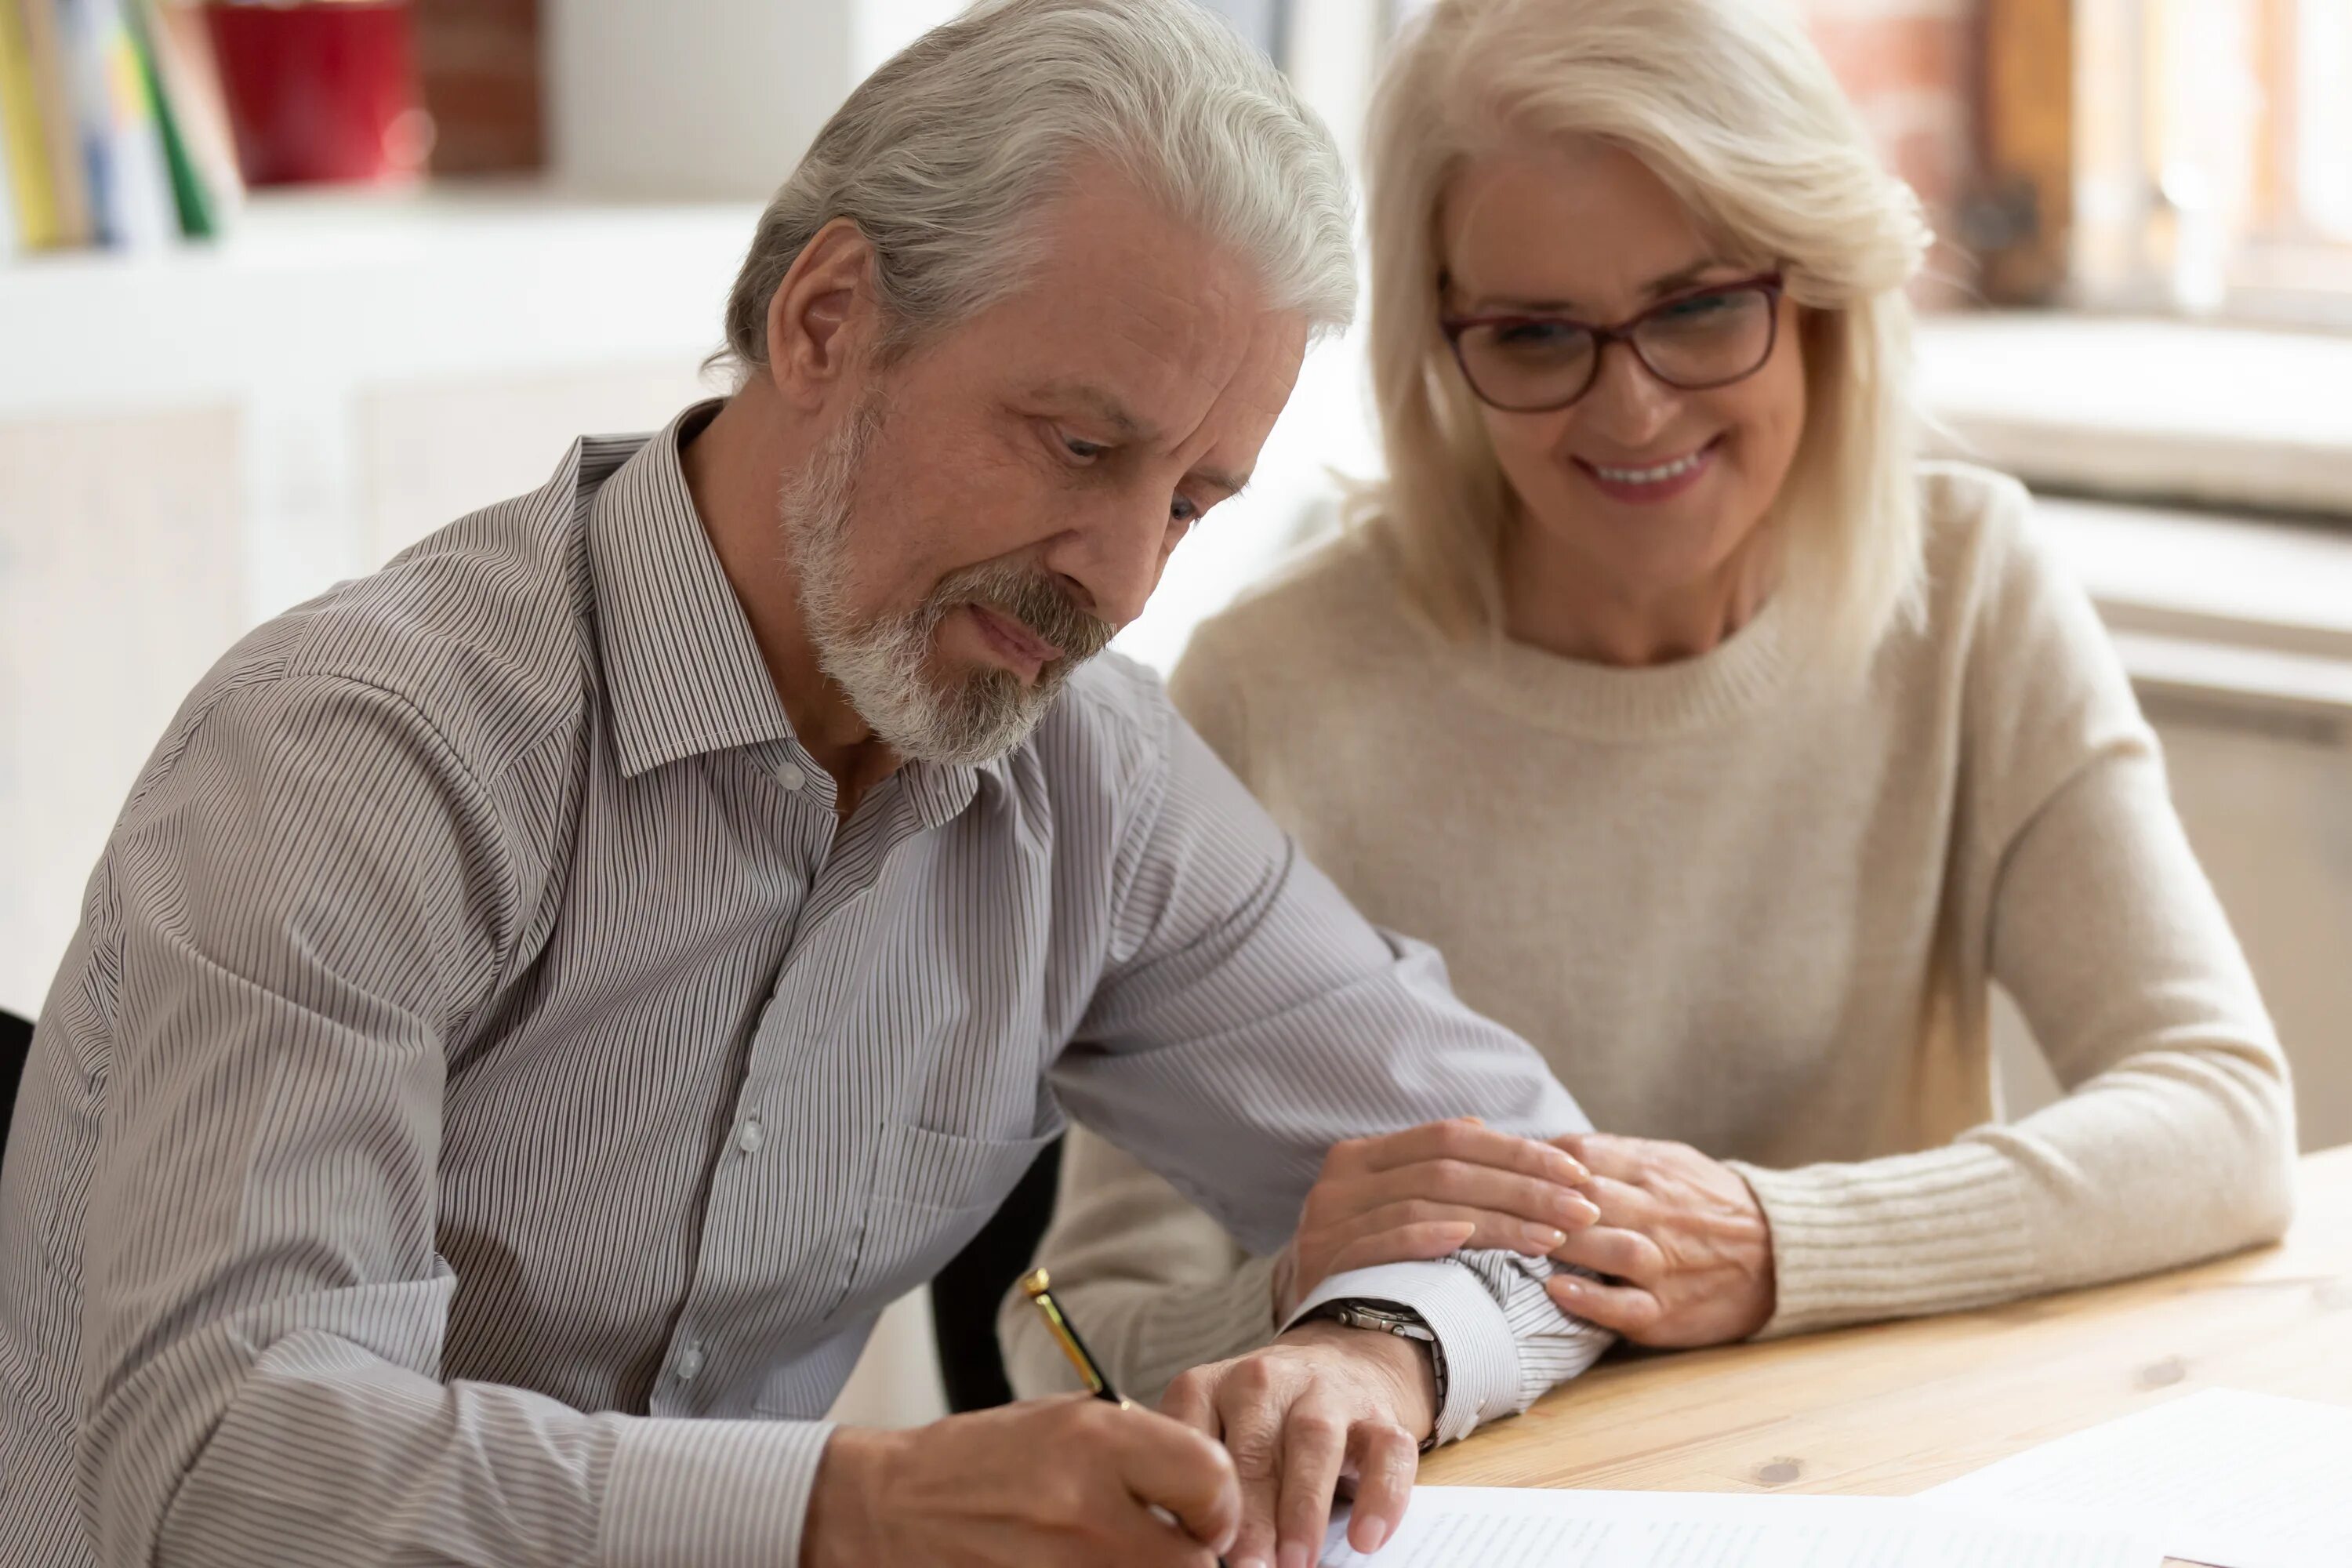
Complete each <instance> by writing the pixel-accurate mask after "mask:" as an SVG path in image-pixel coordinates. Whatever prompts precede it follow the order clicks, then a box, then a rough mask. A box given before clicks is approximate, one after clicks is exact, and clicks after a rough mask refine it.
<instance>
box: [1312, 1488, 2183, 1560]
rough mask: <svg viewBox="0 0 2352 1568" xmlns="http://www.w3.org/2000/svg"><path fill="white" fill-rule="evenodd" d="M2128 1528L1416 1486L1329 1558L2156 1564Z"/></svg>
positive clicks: (1341, 1541)
mask: <svg viewBox="0 0 2352 1568" xmlns="http://www.w3.org/2000/svg"><path fill="white" fill-rule="evenodd" d="M2161 1558H2162V1554H2161V1553H2160V1552H2158V1550H2157V1547H2156V1543H2155V1541H2154V1539H2153V1538H2151V1537H2149V1536H2147V1535H2144V1534H2135V1533H2134V1532H2133V1531H2129V1530H2118V1529H2113V1528H2109V1527H2105V1526H2102V1525H2098V1524H2094V1523H2089V1522H2084V1521H2055V1522H2053V1521H2043V1520H2039V1519H2035V1518H2032V1517H2029V1516H2025V1515H2015V1516H2011V1515H2008V1514H2006V1513H2001V1514H1989V1513H1987V1512H1985V1511H1982V1510H1978V1511H1971V1512H1961V1511H1959V1510H1952V1509H1947V1508H1940V1507H1935V1506H1931V1505H1927V1504H1923V1503H1917V1502H1914V1501H1912V1500H1909V1499H1906V1498H1843V1497H1775V1496H1768V1495H1755V1494H1749V1493H1745V1492H1740V1493H1725V1492H1601V1491H1554V1490H1549V1489H1537V1488H1516V1487H1514V1488H1490V1487H1416V1488H1414V1489H1413V1494H1412V1507H1411V1508H1410V1509H1409V1510H1407V1511H1406V1513H1405V1519H1404V1524H1403V1526H1402V1528H1401V1529H1399V1530H1398V1531H1397V1533H1396V1537H1395V1539H1394V1540H1392V1541H1391V1542H1389V1543H1388V1544H1387V1545H1386V1546H1385V1547H1383V1548H1382V1549H1381V1551H1380V1552H1377V1553H1375V1554H1373V1555H1371V1556H1369V1557H1367V1556H1365V1555H1363V1554H1362V1553H1361V1552H1357V1551H1355V1550H1353V1549H1352V1548H1350V1547H1349V1545H1348V1542H1347V1535H1346V1525H1345V1523H1344V1521H1343V1522H1341V1523H1337V1524H1334V1525H1333V1526H1332V1527H1331V1534H1330V1537H1329V1539H1328V1541H1327V1542H1325V1545H1324V1549H1323V1568H1355V1565H1358V1564H1361V1565H1362V1568H2157V1564H2158V1563H2159V1562H2160V1561H2161Z"/></svg>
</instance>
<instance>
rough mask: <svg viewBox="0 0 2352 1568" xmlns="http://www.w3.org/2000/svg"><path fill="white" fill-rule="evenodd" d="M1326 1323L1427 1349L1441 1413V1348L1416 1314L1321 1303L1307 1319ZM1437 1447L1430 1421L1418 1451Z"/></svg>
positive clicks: (1355, 1302)
mask: <svg viewBox="0 0 2352 1568" xmlns="http://www.w3.org/2000/svg"><path fill="white" fill-rule="evenodd" d="M1318 1320H1328V1321H1331V1322H1335V1323H1338V1324H1339V1325H1341V1326H1342V1327H1344V1328H1350V1329H1370V1330H1371V1331H1374V1332H1375V1333H1382V1334H1394V1335H1396V1336H1397V1338H1399V1339H1401V1340H1418V1341H1420V1342H1422V1343H1423V1344H1425V1345H1427V1346H1428V1347H1429V1368H1430V1371H1432V1372H1433V1373H1436V1374H1437V1410H1436V1412H1434V1413H1433V1415H1436V1414H1443V1413H1444V1409H1445V1347H1444V1345H1443V1344H1440V1343H1439V1342H1438V1339H1437V1331H1436V1330H1434V1329H1433V1328H1431V1327H1430V1326H1429V1324H1428V1323H1427V1322H1425V1321H1423V1319H1422V1315H1421V1314H1420V1313H1419V1312H1416V1311H1414V1310H1412V1309H1411V1308H1409V1307H1400V1306H1398V1305H1397V1304H1396V1303H1395V1302H1393V1301H1367V1300H1360V1299H1357V1298H1353V1297H1350V1298H1347V1299H1345V1300H1337V1301H1325V1302H1323V1303H1322V1304H1321V1305H1319V1306H1318V1307H1317V1308H1316V1309H1315V1310H1313V1311H1312V1312H1309V1313H1308V1314H1307V1321H1309V1322H1314V1321H1318ZM1434 1447H1437V1426H1436V1423H1435V1421H1434V1420H1432V1422H1431V1424H1430V1429H1429V1436H1426V1437H1423V1439H1422V1440H1421V1451H1422V1452H1423V1453H1424V1454H1426V1453H1428V1452H1429V1451H1430V1450H1431V1449H1432V1448H1434Z"/></svg>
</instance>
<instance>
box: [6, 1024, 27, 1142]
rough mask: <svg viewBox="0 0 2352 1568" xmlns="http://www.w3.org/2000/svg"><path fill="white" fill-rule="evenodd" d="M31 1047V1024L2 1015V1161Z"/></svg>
mask: <svg viewBox="0 0 2352 1568" xmlns="http://www.w3.org/2000/svg"><path fill="white" fill-rule="evenodd" d="M32 1047H33V1026H32V1024H31V1022H30V1021H29V1020H27V1019H24V1018H19V1017H18V1016H16V1014H14V1013H9V1012H0V1159H5V1158H6V1156H7V1153H8V1121H9V1119H10V1117H11V1116H13V1115H14V1114H15V1112H16V1085H17V1083H18V1082H19V1081H20V1080H21V1079H23V1078H24V1076H25V1058H26V1054H27V1053H28V1052H29V1051H30V1050H31V1049H32Z"/></svg>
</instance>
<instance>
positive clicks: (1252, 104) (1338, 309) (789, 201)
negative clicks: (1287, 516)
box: [717, 0, 1356, 374]
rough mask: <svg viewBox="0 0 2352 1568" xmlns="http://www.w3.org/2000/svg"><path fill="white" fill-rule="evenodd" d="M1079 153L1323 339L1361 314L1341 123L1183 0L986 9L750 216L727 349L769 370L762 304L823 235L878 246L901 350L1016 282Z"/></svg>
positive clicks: (893, 69)
mask: <svg viewBox="0 0 2352 1568" xmlns="http://www.w3.org/2000/svg"><path fill="white" fill-rule="evenodd" d="M1090 160H1099V161H1100V162H1101V163H1104V164H1106V165H1108V167H1109V168H1110V169H1112V170H1113V171H1115V172H1117V173H1118V174H1123V175H1124V176H1126V177H1128V178H1130V179H1132V180H1134V181H1135V182H1136V183H1137V184H1138V186H1139V188H1141V189H1142V190H1143V191H1145V192H1146V193H1148V194H1149V195H1151V196H1153V197H1155V198H1157V199H1158V200H1160V201H1161V202H1164V203H1165V204H1166V205H1167V206H1168V209H1169V213H1170V216H1172V217H1174V218H1175V219H1177V220H1178V221H1179V222H1181V223H1184V224H1187V225H1189V226H1192V228H1193V229H1194V230H1195V231H1196V232H1197V233H1198V235H1199V237H1200V239H1201V241H1202V244H1203V245H1204V246H1208V247H1221V248H1223V249H1226V250H1228V251H1230V252H1231V253H1232V254H1233V255H1234V257H1235V258H1238V259H1239V260H1241V261H1242V262H1243V263H1244V265H1246V266H1249V267H1252V268H1255V271H1256V274H1257V276H1258V279H1259V281H1260V283H1261V285H1262V287H1264V288H1265V290H1266V293H1267V302H1268V304H1269V305H1271V306H1272V307H1273V308H1274V309H1276V310H1296V311H1299V312H1301V313H1303V314H1304V315H1305V316H1306V317H1307V323H1308V327H1309V330H1310V332H1311V333H1313V334H1314V335H1316V336H1321V335H1323V334H1324V333H1327V332H1330V331H1338V330H1341V329H1344V328H1345V327H1346V326H1347V324H1348V322H1349V320H1350V318H1352V317H1353V315H1354V314H1355V308H1356V265H1355V255H1354V250H1353V247H1352V245H1351V242H1350V236H1351V232H1352V228H1353V214H1352V205H1353V204H1352V201H1351V198H1350V195H1349V184H1348V175H1347V173H1346V171H1345V169H1344V167H1343V166H1342V164H1341V163H1340V159H1339V150H1338V148H1336V147H1335V146H1334V145H1333V144H1332V141H1331V134H1330V132H1328V130H1327V129H1325V127H1324V125H1323V122H1322V121H1320V120H1319V119H1318V118H1317V117H1316V115H1315V112H1314V111H1313V110H1310V109H1308V108H1307V105H1306V104H1305V103H1304V102H1302V101H1301V100H1300V99H1299V97H1298V95H1297V92H1296V91H1294V90H1293V89H1292V88H1291V86H1290V83H1289V82H1288V81H1287V80H1286V79H1285V78H1284V77H1283V75H1282V73H1281V72H1280V71H1278V70H1276V69H1275V68H1274V66H1273V65H1272V63H1271V62H1269V61H1268V60H1266V59H1265V57H1264V56H1262V55H1260V54H1259V53H1258V52H1257V51H1256V50H1255V49H1254V48H1252V47H1250V46H1249V45H1248V44H1247V43H1246V42H1244V40H1243V39H1242V38H1241V37H1239V36H1238V35H1236V34H1235V33H1234V31H1233V30H1232V29H1231V28H1230V27H1228V26H1226V25H1225V24H1224V23H1223V21H1221V20H1220V19H1218V18H1217V17H1216V16H1213V15H1211V14H1210V13H1209V12H1208V11H1206V10H1204V9H1202V7H1201V6H1200V5H1197V4H1195V3H1194V0H987V3H984V4H982V5H976V6H974V7H973V8H972V9H971V11H969V12H967V13H965V14H964V15H963V16H961V17H959V18H958V19H957V20H955V21H953V22H950V23H948V24H947V25H945V26H940V27H937V28H934V29H933V30H932V31H930V32H929V33H927V34H925V35H924V36H923V37H920V38H918V39H917V40H916V41H915V42H914V43H912V44H910V45H908V47H906V48H905V49H903V50H901V51H900V52H899V53H898V55H897V56H895V57H894V58H891V59H890V60H889V61H888V62H887V64H885V65H883V66H882V67H881V68H879V69H877V70H876V71H875V73H874V74H873V75H872V76H869V77H867V78H866V80H865V81H864V82H862V83H860V84H859V85H858V87H857V89H856V91H854V92H852V93H851V94H850V95H849V99H848V101H847V102H845V103H844V104H843V105H842V106H841V108H840V110H838V111H837V112H835V115H834V117H833V118H832V119H831V120H830V121H827V122H826V123H825V127H824V130H823V131H820V132H817V136H816V140H815V141H814V142H813V143H812V144H811V145H810V147H809V151H808V153H807V155H806V156H805V157H803V159H802V160H801V163H800V167H799V168H797V169H795V170H794V171H793V176H792V178H791V179H789V180H787V181H785V182H784V184H783V188H782V189H781V190H779V191H778V192H777V193H776V195H775V199H774V200H772V201H771V202H770V203H769V204H768V209H767V211H766V212H765V213H763V214H761V218H760V226H759V231H758V233H757V234H756V235H755V236H754V237H753V238H752V241H751V254H750V255H748V256H747V257H745V258H744V260H743V269H742V271H741V273H740V275H738V277H737V278H736V279H735V287H734V289H733V291H732V292H731V293H730V295H729V297H728V300H727V346H726V348H725V349H724V350H723V351H721V353H719V355H718V356H717V358H719V360H720V361H722V362H730V363H732V364H733V365H734V366H735V367H736V369H737V371H738V373H739V374H750V372H751V371H752V370H753V369H756V368H758V367H761V366H762V365H764V364H765V363H767V334H768V307H769V305H770V303H771V302H772V300H774V298H775V293H776V289H777V288H778V287H779V286H780V285H782V282H783V279H784V275H785V273H787V272H788V271H790V270H791V268H792V265H793V258H795V257H797V256H799V255H800V253H801V249H802V247H804V246H806V245H807V244H808V242H809V241H810V240H811V239H813V238H814V237H815V236H816V233H817V231H818V230H819V229H821V228H823V227H824V226H825V225H826V224H827V223H829V222H831V221H832V220H834V219H835V218H847V219H848V220H850V221H851V222H853V223H855V224H856V226H857V227H858V229H859V231H860V232H861V233H863V234H864V235H865V236H866V239H867V240H868V241H869V242H870V243H871V244H872V245H873V247H874V252H875V258H876V269H877V283H876V286H877V291H878V293H879V296H880V299H881V302H882V304H883V306H884V309H885V311H886V313H887V317H888V319H889V321H888V325H887V328H886V329H885V331H886V337H885V340H884V346H885V348H886V351H891V352H896V351H899V350H903V349H905V348H908V347H910V346H912V345H913V344H915V343H917V342H920V341H922V340H923V339H925V338H926V337H928V336H929V335H931V334H934V333H936V332H938V331H942V330H944V329H946V328H948V327H951V326H953V325H955V324H956V323H958V322H959V321H964V320H967V319H969V318H970V317H971V315H972V314H973V313H975V312H977V311H978V310H982V309H983V308H984V307H986V306H987V305H989V304H991V303H992V302H994V301H995V300H1000V299H1002V298H1003V297H1004V296H1005V295H1006V294H1008V293H1010V292H1011V291H1012V290H1013V289H1016V288H1017V287H1019V285H1020V283H1021V281H1022V279H1023V277H1024V273H1025V271H1026V269H1027V267H1028V264H1029V263H1030V262H1031V261H1032V260H1033V259H1034V248H1033V246H1032V243H1031V238H1032V237H1031V234H1030V226H1029V224H1028V221H1027V220H1028V219H1029V218H1030V217H1031V216H1032V215H1033V214H1034V211H1035V209H1036V208H1037V207H1038V206H1040V205H1042V204H1044V203H1045V202H1046V201H1049V200H1051V199H1052V198H1054V197H1055V195H1060V194H1061V193H1062V192H1063V191H1065V190H1066V189H1068V188H1069V180H1070V178H1071V177H1072V175H1073V174H1074V172H1075V171H1076V169H1077V168H1078V167H1079V166H1080V165H1081V164H1083V163H1087V162H1088V161H1090Z"/></svg>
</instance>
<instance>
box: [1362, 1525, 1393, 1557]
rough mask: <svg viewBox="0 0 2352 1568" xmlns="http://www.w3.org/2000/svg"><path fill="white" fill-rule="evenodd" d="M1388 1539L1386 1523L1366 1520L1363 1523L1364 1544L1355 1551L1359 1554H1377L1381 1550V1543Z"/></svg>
mask: <svg viewBox="0 0 2352 1568" xmlns="http://www.w3.org/2000/svg"><path fill="white" fill-rule="evenodd" d="M1388 1538H1389V1527H1388V1522H1387V1521H1385V1520H1378V1519H1368V1520H1366V1521H1364V1543H1363V1544H1362V1545H1361V1546H1359V1547H1358V1548H1356V1550H1357V1551H1359V1552H1378V1551H1379V1550H1380V1549H1381V1542H1384V1541H1386V1540H1387V1539H1388Z"/></svg>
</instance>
